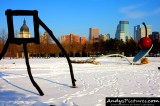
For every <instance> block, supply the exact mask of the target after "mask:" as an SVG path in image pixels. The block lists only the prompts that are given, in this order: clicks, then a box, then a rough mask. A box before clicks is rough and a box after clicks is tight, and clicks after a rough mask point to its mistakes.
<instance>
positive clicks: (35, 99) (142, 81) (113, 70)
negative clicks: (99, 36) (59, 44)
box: [0, 57, 160, 106]
mask: <svg viewBox="0 0 160 106" xmlns="http://www.w3.org/2000/svg"><path fill="white" fill-rule="evenodd" d="M78 59H86V58H78ZM130 59H132V58H130ZM149 60H150V61H151V63H150V64H147V65H129V64H128V62H127V61H125V60H124V59H122V58H119V57H117V58H113V57H109V58H106V59H97V61H99V62H101V65H93V64H73V69H74V73H75V78H76V80H77V82H76V85H77V86H78V88H70V86H71V78H70V73H69V67H68V64H67V63H66V59H65V58H51V59H34V60H33V59H30V65H31V68H32V73H33V76H34V79H35V81H36V82H37V83H38V85H39V86H40V87H41V89H42V91H43V92H44V94H45V95H44V96H39V95H38V92H37V90H36V89H35V88H34V87H33V86H32V84H31V82H30V80H29V77H28V74H27V70H26V66H25V63H24V59H12V60H9V59H3V60H1V61H0V106H49V105H56V106H105V97H160V70H158V69H157V67H158V66H160V58H149ZM13 63H15V64H13Z"/></svg>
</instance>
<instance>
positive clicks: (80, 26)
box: [0, 0, 160, 38]
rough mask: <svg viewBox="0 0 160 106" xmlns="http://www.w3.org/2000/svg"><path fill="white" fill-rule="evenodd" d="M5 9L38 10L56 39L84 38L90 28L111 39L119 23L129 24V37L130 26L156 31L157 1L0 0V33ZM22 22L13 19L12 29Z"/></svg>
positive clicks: (158, 28) (159, 18)
mask: <svg viewBox="0 0 160 106" xmlns="http://www.w3.org/2000/svg"><path fill="white" fill-rule="evenodd" d="M7 9H13V10H15V9H20V10H38V12H39V17H40V19H41V20H42V21H43V22H44V23H45V24H46V25H47V26H48V27H49V28H50V29H51V30H52V31H53V33H54V35H55V36H56V37H57V38H58V37H60V36H61V35H62V34H69V33H75V34H78V35H80V36H82V35H84V36H86V37H87V38H88V36H89V28H90V27H98V28H99V29H100V33H102V34H107V33H109V34H111V37H112V38H114V37H115V32H116V27H117V25H118V23H119V21H120V20H128V21H129V23H130V32H131V35H132V36H133V27H134V26H135V25H139V24H141V23H142V22H145V23H146V24H147V25H152V29H153V31H158V32H160V0H43V1H42V0H1V1H0V30H1V29H3V28H4V29H6V31H7V22H6V16H5V10H7ZM23 19H24V18H23V17H22V20H19V19H18V18H16V17H15V18H14V24H15V30H17V31H19V28H20V26H21V25H22V23H23ZM26 21H27V20H26ZM27 24H29V25H30V23H29V21H27ZM30 30H32V28H30ZM40 32H41V33H43V30H42V29H40Z"/></svg>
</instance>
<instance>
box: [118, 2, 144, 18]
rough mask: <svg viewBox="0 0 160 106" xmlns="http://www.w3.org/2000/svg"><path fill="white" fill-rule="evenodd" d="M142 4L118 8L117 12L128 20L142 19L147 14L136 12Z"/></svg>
mask: <svg viewBox="0 0 160 106" xmlns="http://www.w3.org/2000/svg"><path fill="white" fill-rule="evenodd" d="M142 6H144V4H137V5H130V6H126V7H122V8H120V10H119V12H121V13H123V14H125V15H126V16H127V17H129V18H143V17H145V16H147V12H145V11H140V10H138V9H139V8H142Z"/></svg>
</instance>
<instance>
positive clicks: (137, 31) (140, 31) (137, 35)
mask: <svg viewBox="0 0 160 106" xmlns="http://www.w3.org/2000/svg"><path fill="white" fill-rule="evenodd" d="M146 27H147V36H149V35H151V34H152V26H151V25H146ZM145 35H146V33H145V27H144V25H142V24H141V25H137V26H135V27H134V40H135V41H136V42H138V40H140V39H141V38H142V37H145Z"/></svg>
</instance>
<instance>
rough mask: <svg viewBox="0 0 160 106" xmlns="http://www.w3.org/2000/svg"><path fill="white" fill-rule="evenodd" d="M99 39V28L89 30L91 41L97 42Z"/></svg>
mask: <svg viewBox="0 0 160 106" xmlns="http://www.w3.org/2000/svg"><path fill="white" fill-rule="evenodd" d="M98 38H99V29H98V28H89V40H95V39H98Z"/></svg>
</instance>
